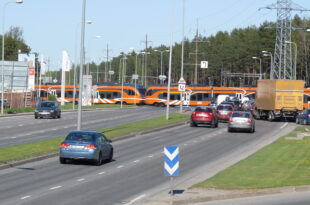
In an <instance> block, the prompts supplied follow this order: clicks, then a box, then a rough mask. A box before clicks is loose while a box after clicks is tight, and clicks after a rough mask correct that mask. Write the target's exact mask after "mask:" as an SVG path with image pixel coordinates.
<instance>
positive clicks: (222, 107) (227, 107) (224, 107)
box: [217, 106, 232, 111]
mask: <svg viewBox="0 0 310 205" xmlns="http://www.w3.org/2000/svg"><path fill="white" fill-rule="evenodd" d="M217 110H225V111H230V110H232V107H231V106H218V107H217Z"/></svg>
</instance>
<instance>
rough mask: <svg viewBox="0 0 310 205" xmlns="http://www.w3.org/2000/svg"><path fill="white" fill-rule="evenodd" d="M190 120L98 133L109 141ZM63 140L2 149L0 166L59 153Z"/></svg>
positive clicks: (147, 122) (184, 116) (161, 120)
mask: <svg viewBox="0 0 310 205" xmlns="http://www.w3.org/2000/svg"><path fill="white" fill-rule="evenodd" d="M188 119H189V115H188V114H178V113H173V114H171V115H170V119H169V120H168V121H167V120H166V119H165V117H156V118H153V119H149V120H142V121H139V122H134V123H128V124H124V125H120V126H116V127H112V128H105V129H100V130H97V131H99V132H104V133H105V135H106V136H107V137H108V138H109V139H116V138H118V137H121V136H124V135H128V134H130V133H137V132H141V131H146V130H150V129H154V128H158V127H163V126H167V125H171V124H176V123H179V122H185V121H186V120H188ZM63 139H64V137H60V138H56V139H51V140H43V141H38V142H34V143H28V144H22V145H14V146H10V147H5V148H0V164H5V163H8V162H12V161H18V160H23V159H27V158H31V157H35V156H41V155H45V154H49V153H54V152H57V151H58V149H59V144H60V143H61V142H62V141H63Z"/></svg>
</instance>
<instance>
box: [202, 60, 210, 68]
mask: <svg viewBox="0 0 310 205" xmlns="http://www.w3.org/2000/svg"><path fill="white" fill-rule="evenodd" d="M200 68H208V61H200Z"/></svg>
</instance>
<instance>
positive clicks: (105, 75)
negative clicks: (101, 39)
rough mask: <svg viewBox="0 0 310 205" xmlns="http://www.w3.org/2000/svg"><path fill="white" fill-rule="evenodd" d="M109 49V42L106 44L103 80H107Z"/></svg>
mask: <svg viewBox="0 0 310 205" xmlns="http://www.w3.org/2000/svg"><path fill="white" fill-rule="evenodd" d="M109 51H110V50H109V44H107V56H106V59H107V61H106V64H105V67H104V82H108V67H109ZM109 70H110V69H109Z"/></svg>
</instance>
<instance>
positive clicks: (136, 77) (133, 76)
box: [131, 74, 139, 80]
mask: <svg viewBox="0 0 310 205" xmlns="http://www.w3.org/2000/svg"><path fill="white" fill-rule="evenodd" d="M131 78H132V79H133V80H138V78H139V75H138V74H132V77H131Z"/></svg>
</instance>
